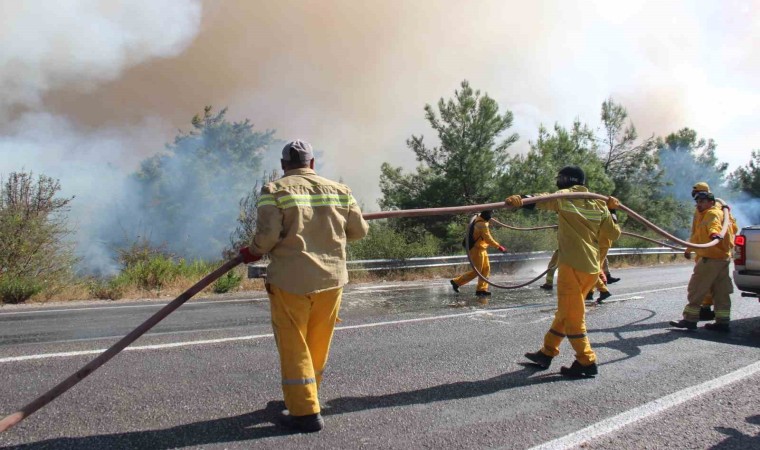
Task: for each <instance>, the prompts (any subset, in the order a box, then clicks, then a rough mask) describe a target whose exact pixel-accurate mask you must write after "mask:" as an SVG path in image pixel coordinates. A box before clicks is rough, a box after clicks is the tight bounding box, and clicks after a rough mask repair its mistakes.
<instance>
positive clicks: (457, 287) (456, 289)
mask: <svg viewBox="0 0 760 450" xmlns="http://www.w3.org/2000/svg"><path fill="white" fill-rule="evenodd" d="M449 282H450V283H451V288H452V289H454V292H456V293H457V294H458V293H459V285H458V284H457V283H456V282H455V281H454V280H449Z"/></svg>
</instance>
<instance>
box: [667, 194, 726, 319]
mask: <svg viewBox="0 0 760 450" xmlns="http://www.w3.org/2000/svg"><path fill="white" fill-rule="evenodd" d="M694 201H695V202H696V204H697V216H696V218H695V219H696V220H695V222H694V227H693V230H692V234H691V237H690V238H689V241H690V242H693V243H695V244H707V243H709V242H711V241H712V240H719V241H720V242H719V243H718V244H717V245H714V246H712V247H708V248H696V247H689V248H687V249H686V252H692V251H693V252H695V253H696V254H697V262H696V264H694V272H693V273H692V275H691V278H690V279H689V285H688V287H687V300H688V304H687V305H686V307H685V308H684V310H683V319H681V320H678V321H675V320H673V321H671V322H670V325H671V326H673V327H676V328H685V329H687V330H694V329H696V328H697V321H699V313H700V305H701V303H702V300H703V299H704V297H705V295H707V293H708V292H712V295H713V302H714V304H715V322H714V323H707V324H705V328H706V329H708V330H714V331H723V332H727V331H729V330H730V322H731V296H730V294H731V293H732V292H733V291H734V287H733V284H732V282H731V277H730V276H729V273H728V271H729V265H730V264H731V250H732V248H733V241H734V236H735V235H736V232H737V231H738V227H737V226H736V224H735V223H733V222H732V223H729V227H728V229H727V230H726V235H725V236H723V237H721V236H720V232H721V230H722V229H723V219H724V214H729V212H728V210H727V209H726V210H724V209H722V208H721V207H720V206H718V205H716V202H715V196H714V195H713V194H711V193H709V192H697V193H696V194H695V195H694Z"/></svg>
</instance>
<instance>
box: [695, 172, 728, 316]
mask: <svg viewBox="0 0 760 450" xmlns="http://www.w3.org/2000/svg"><path fill="white" fill-rule="evenodd" d="M699 192H707V193H709V192H710V185H708V184H707V183H705V182H704V181H700V182H699V183H697V184H695V185H694V186H692V188H691V198H692V199H694V196H695V195H697V193H699ZM715 205H716V206H717V207H718V208H721V209H722V208H723V206H724V205H725V202H724V201H723V200H721V199H719V198H716V199H715ZM699 216H700V212H699V210H698V209H696V208H695V209H694V217H693V218H692V220H691V233H692V234H694V230H695V229H696V226H697V220H698V217H699ZM729 218H730V220H731V226H732V227H733V228H736V227H737V225H736V219H734V216H733V215H731V213H730V212H729ZM734 233H735V232H734ZM730 244H731V246H732V247H733V240H732V241H731V242H730ZM684 256H685V257H686V259H691V251H690V250H686V252H684ZM694 262H695V264H696V263H699V255H697V257H696V258H695V261H694ZM712 306H713V296H712V291H708V292H707V294H705V298H704V299H703V300H702V305H701V307H700V308H699V320H713V319H715V312H714V311H713V310H712Z"/></svg>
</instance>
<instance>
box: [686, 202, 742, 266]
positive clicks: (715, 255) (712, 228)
mask: <svg viewBox="0 0 760 450" xmlns="http://www.w3.org/2000/svg"><path fill="white" fill-rule="evenodd" d="M729 219H730V220H731V219H733V218H732V217H729ZM691 228H692V229H691V237H690V238H689V241H691V242H694V243H695V244H707V243H709V242H710V241H711V240H712V239H710V235H711V234H718V233H720V232H721V230H722V229H723V210H722V209H721V208H720V207H719V206H718V204H717V203H716V204H715V206H713V207H712V208H709V209H706V210H704V211H703V212H701V213H700V212H699V211H698V210H697V212H696V213H695V214H694V221H693V223H692V227H691ZM737 231H739V227H738V226H737V225H736V221H735V220H731V223H729V225H728V230H727V231H726V235H725V236H724V237H723V240H722V241H720V243H718V245H714V246H712V247H708V248H694V247H689V248H688V250H689V251H693V252H696V254H697V258H712V259H729V258H731V249H732V248H733V243H734V236H736V232H737Z"/></svg>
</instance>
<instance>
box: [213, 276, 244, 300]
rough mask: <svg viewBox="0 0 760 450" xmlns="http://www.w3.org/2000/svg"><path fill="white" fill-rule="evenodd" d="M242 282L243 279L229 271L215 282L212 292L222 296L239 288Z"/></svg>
mask: <svg viewBox="0 0 760 450" xmlns="http://www.w3.org/2000/svg"><path fill="white" fill-rule="evenodd" d="M242 280H243V277H241V276H240V275H238V274H237V273H236V272H235V271H234V270H230V271H229V272H227V273H226V274H224V275H222V276H221V277H220V278H219V279H218V280H216V282H215V283H214V287H213V290H214V292H215V293H217V294H224V293H225V292H229V291H231V290H233V289H236V288H237V287H238V286H240V282H241V281H242Z"/></svg>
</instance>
